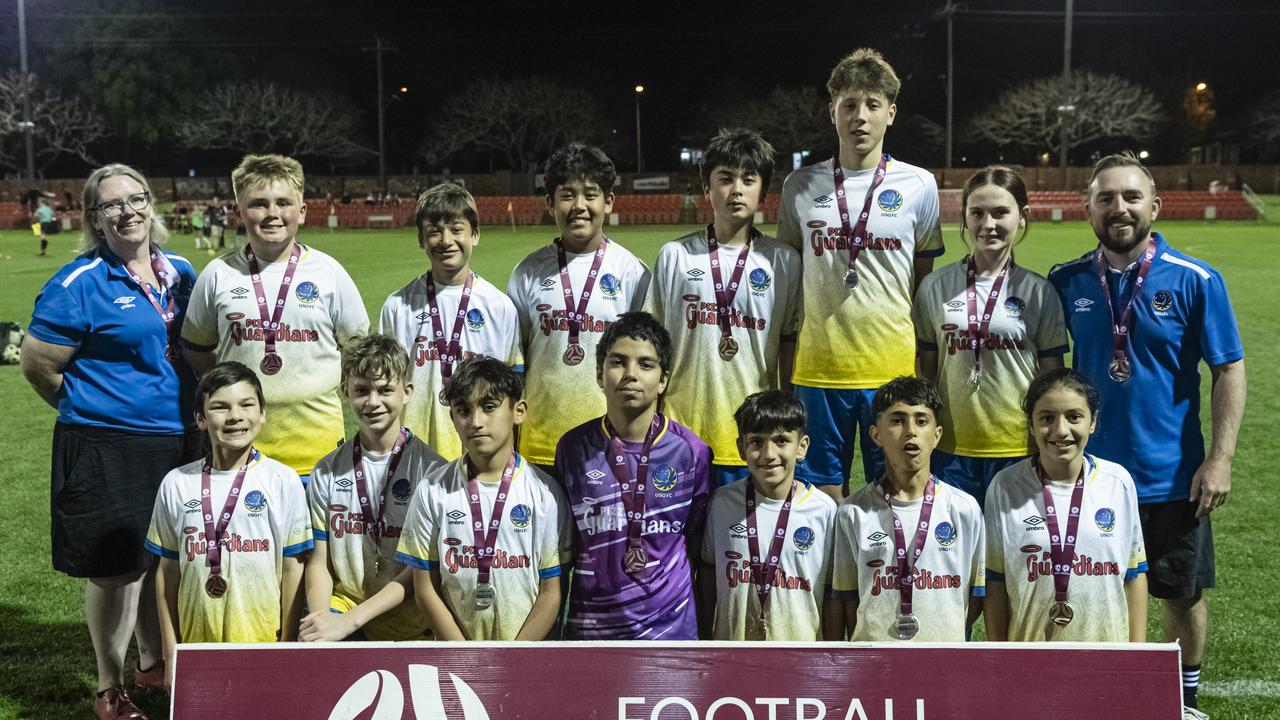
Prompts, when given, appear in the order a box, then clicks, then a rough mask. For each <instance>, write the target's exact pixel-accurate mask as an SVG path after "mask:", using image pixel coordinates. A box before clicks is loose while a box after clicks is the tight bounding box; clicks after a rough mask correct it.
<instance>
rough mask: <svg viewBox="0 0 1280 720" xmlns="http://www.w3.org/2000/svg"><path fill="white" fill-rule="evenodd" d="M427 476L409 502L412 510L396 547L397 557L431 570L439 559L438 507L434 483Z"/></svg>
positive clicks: (409, 564)
mask: <svg viewBox="0 0 1280 720" xmlns="http://www.w3.org/2000/svg"><path fill="white" fill-rule="evenodd" d="M433 479H434V478H427V479H426V480H425V481H423V483H422V484H420V485H419V486H418V491H417V492H415V493H414V494H413V500H410V501H409V510H408V511H407V512H406V513H405V517H404V527H403V528H402V529H401V531H400V543H399V545H397V546H396V560H399V561H400V562H402V563H404V564H405V565H408V566H410V567H415V568H418V569H419V570H430V569H431V568H432V567H434V566H435V564H436V562H437V561H438V560H439V558H437V557H436V552H435V548H436V542H435V535H436V532H437V528H436V526H435V521H434V520H435V518H433V517H432V514H433V509H434V505H435V503H434V498H432V497H431V496H432V495H433V494H434V492H433V490H434V486H433V485H432V480H433Z"/></svg>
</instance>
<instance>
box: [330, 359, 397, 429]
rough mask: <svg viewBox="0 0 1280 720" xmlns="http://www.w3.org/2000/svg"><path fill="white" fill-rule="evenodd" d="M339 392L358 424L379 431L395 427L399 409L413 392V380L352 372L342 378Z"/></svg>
mask: <svg viewBox="0 0 1280 720" xmlns="http://www.w3.org/2000/svg"><path fill="white" fill-rule="evenodd" d="M342 393H343V394H344V395H346V396H347V402H349V403H351V410H352V412H354V413H355V416H356V422H358V423H359V424H360V427H361V428H362V429H366V430H369V431H370V432H372V433H373V434H374V435H381V434H382V433H383V432H385V431H386V430H387V429H388V428H390V427H391V426H393V425H394V426H396V427H399V425H400V413H401V411H402V410H403V409H404V405H405V403H406V402H408V400H409V398H410V397H412V396H413V384H412V383H403V382H400V381H398V380H392V379H390V378H388V377H386V376H383V377H380V378H377V379H373V378H367V377H361V376H359V375H354V374H353V375H349V376H348V377H347V378H346V379H345V380H343V382H342Z"/></svg>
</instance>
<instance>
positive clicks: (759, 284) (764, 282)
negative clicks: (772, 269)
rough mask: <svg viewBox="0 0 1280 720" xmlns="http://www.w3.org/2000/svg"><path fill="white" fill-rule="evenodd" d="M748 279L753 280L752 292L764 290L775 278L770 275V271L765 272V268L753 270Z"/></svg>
mask: <svg viewBox="0 0 1280 720" xmlns="http://www.w3.org/2000/svg"><path fill="white" fill-rule="evenodd" d="M747 279H748V280H749V281H750V282H751V290H752V292H764V291H765V290H768V289H769V286H770V285H772V284H773V278H771V277H769V273H767V272H765V269H764V268H756V269H755V270H752V271H751V275H749V276H748V277H747Z"/></svg>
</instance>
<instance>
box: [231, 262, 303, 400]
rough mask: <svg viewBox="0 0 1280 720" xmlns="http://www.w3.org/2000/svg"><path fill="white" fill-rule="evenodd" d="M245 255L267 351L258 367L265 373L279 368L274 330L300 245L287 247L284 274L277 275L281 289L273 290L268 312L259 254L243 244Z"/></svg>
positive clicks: (282, 308)
mask: <svg viewBox="0 0 1280 720" xmlns="http://www.w3.org/2000/svg"><path fill="white" fill-rule="evenodd" d="M244 256H245V258H246V259H248V261H249V278H250V279H251V280H253V292H254V294H255V295H256V296H257V298H258V320H259V322H260V323H261V324H262V342H263V345H264V346H265V350H266V354H265V355H264V356H263V358H262V364H261V365H260V368H261V370H262V372H264V373H266V374H267V375H275V374H276V373H278V372H280V368H281V367H282V366H283V365H284V360H283V359H282V358H281V357H280V354H279V353H277V352H276V333H278V332H279V331H280V316H281V315H283V314H284V304H285V301H286V300H288V299H289V288H290V286H292V285H293V274H294V273H295V272H296V271H297V270H298V259H299V258H301V257H302V246H301V245H299V244H298V243H296V242H295V243H294V244H293V250H291V251H289V262H288V264H287V265H286V266H285V269H284V277H283V278H281V279H280V291H279V292H278V293H277V294H276V305H275V308H273V309H271V310H270V312H269V314H268V310H267V292H266V290H264V289H263V287H262V270H261V268H259V267H258V257H257V256H256V255H254V254H253V247H252V246H249V245H246V246H245V248H244Z"/></svg>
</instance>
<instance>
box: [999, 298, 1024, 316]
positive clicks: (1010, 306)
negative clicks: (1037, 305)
mask: <svg viewBox="0 0 1280 720" xmlns="http://www.w3.org/2000/svg"><path fill="white" fill-rule="evenodd" d="M1026 309H1027V303H1026V301H1025V300H1023V299H1022V298H1020V297H1010V298H1009V299H1007V300H1005V301H1004V314H1005V315H1008V316H1009V317H1011V318H1013V319H1015V320H1016V319H1018V318H1020V317H1022V311H1023V310H1026Z"/></svg>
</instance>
